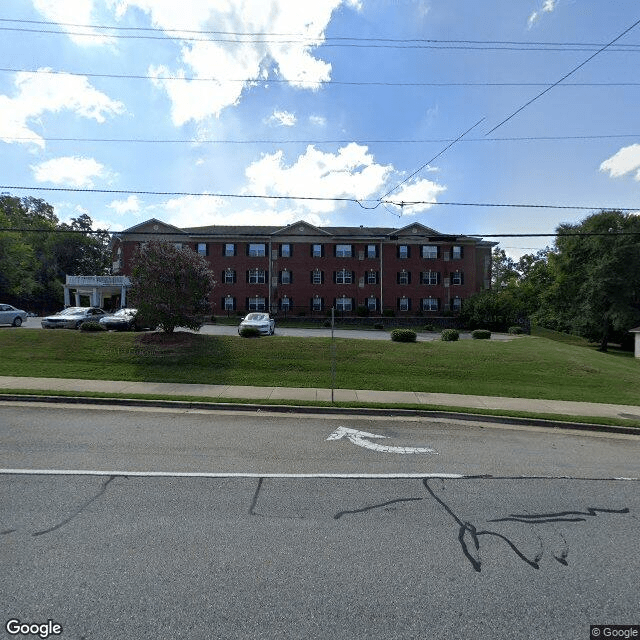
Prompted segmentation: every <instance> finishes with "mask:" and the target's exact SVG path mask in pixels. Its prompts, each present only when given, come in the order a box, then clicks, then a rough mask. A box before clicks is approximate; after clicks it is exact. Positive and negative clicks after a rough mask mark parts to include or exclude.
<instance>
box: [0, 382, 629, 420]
mask: <svg viewBox="0 0 640 640" xmlns="http://www.w3.org/2000/svg"><path fill="white" fill-rule="evenodd" d="M0 389H12V390H38V391H51V392H52V393H55V392H57V391H65V392H74V391H76V392H100V393H106V394H110V393H113V394H123V395H124V396H127V394H131V395H162V396H166V397H167V398H169V399H170V398H172V397H179V396H192V397H201V398H217V399H224V398H229V399H232V398H233V399H240V400H247V401H251V402H259V401H260V400H292V401H311V402H314V401H324V402H330V401H331V389H306V388H297V389H292V388H287V387H246V386H231V385H208V384H173V383H167V382H127V381H115V380H80V379H71V378H20V377H10V376H0ZM333 399H334V401H336V402H358V403H362V404H363V405H366V406H368V405H372V406H375V405H376V404H386V405H392V404H414V405H424V407H425V409H427V408H429V407H430V406H434V405H435V406H446V407H459V408H461V409H464V408H469V409H487V410H489V409H498V410H506V411H527V412H531V413H539V414H559V415H565V416H584V417H599V418H618V419H620V418H622V419H628V420H640V407H638V406H631V405H615V404H600V403H594V402H570V401H565V400H533V399H526V398H501V397H493V396H469V395H458V394H451V393H425V392H413V391H368V390H352V389H336V390H335V391H334V393H333Z"/></svg>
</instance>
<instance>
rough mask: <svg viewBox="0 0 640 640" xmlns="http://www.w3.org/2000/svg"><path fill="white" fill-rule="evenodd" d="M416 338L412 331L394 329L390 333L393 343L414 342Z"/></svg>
mask: <svg viewBox="0 0 640 640" xmlns="http://www.w3.org/2000/svg"><path fill="white" fill-rule="evenodd" d="M417 337H418V336H417V334H416V332H415V331H413V330H412V329H394V330H393V331H392V332H391V339H392V340H393V341H394V342H415V341H416V338H417Z"/></svg>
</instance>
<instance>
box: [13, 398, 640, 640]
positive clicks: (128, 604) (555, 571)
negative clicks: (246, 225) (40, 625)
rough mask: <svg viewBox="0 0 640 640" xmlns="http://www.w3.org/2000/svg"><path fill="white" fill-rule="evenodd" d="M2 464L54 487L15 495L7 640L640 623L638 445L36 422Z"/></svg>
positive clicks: (499, 434) (255, 419)
mask: <svg viewBox="0 0 640 640" xmlns="http://www.w3.org/2000/svg"><path fill="white" fill-rule="evenodd" d="M340 427H343V428H348V429H352V430H354V431H359V432H362V431H365V432H367V433H368V434H369V435H368V436H364V435H360V436H354V435H353V433H351V432H348V433H347V434H345V433H344V432H341V431H340V430H339V429H340ZM336 434H337V435H340V434H342V435H343V437H340V438H339V439H338V437H337V435H336ZM332 435H333V438H332ZM349 435H350V436H351V437H352V439H351V440H350V439H349ZM381 435H383V436H387V437H386V438H378V437H375V436H381ZM328 438H332V439H328ZM0 444H1V445H2V446H1V447H0V452H1V453H0V455H1V458H0V466H2V467H4V468H5V470H6V469H7V468H12V469H16V468H20V469H25V470H26V469H31V470H40V471H41V473H37V474H35V475H29V474H26V473H5V472H3V473H1V474H0V487H1V489H0V495H1V496H2V498H1V499H2V510H1V516H0V517H1V522H0V534H1V536H0V543H1V544H2V549H3V551H2V554H1V564H0V571H2V575H3V581H2V586H1V587H0V603H1V604H0V610H2V612H3V613H4V618H5V619H4V620H3V621H2V624H3V625H4V623H5V622H6V621H8V620H9V619H11V618H17V619H19V620H21V621H22V622H29V623H31V622H46V620H48V619H50V620H52V621H53V622H54V623H57V624H60V625H61V626H62V628H63V633H62V635H61V636H59V637H61V638H65V639H68V638H73V639H76V640H80V639H84V640H89V639H92V640H93V639H103V638H104V639H109V640H111V639H113V638H134V639H146V638H154V639H156V638H195V639H200V638H202V639H211V638H214V639H218V638H219V639H224V640H227V639H235V638H238V639H245V638H256V639H257V638H260V639H271V638H305V639H308V638H318V639H323V640H324V639H325V638H328V637H332V638H336V639H340V640H342V639H344V640H346V639H349V640H351V639H354V638H355V639H358V638H367V639H368V640H370V639H383V638H384V639H385V640H387V639H389V638H394V639H396V638H398V639H404V638H416V639H417V638H420V639H422V638H464V639H467V638H492V639H493V638H495V639H498V640H501V639H505V640H506V639H507V638H509V639H511V638H519V639H520V638H532V639H533V638H535V639H540V638H553V639H554V640H555V639H564V638H570V639H574V638H575V639H582V638H584V639H587V638H589V625H590V624H639V623H640V619H639V618H638V611H640V602H639V596H638V588H637V576H638V575H640V554H639V553H638V545H639V543H638V540H639V539H640V521H639V518H638V516H639V514H640V493H639V492H638V482H637V481H631V480H621V479H617V480H616V479H614V478H620V477H623V476H624V477H630V476H631V475H633V476H634V477H637V476H638V475H639V474H638V469H639V464H638V462H637V461H638V459H640V458H639V456H638V454H639V453H640V440H639V439H638V438H634V437H630V436H603V435H598V436H595V435H589V436H582V435H578V434H575V433H568V432H564V431H555V430H554V431H543V430H539V429H534V430H532V429H514V428H506V427H491V426H486V425H484V426H482V427H481V426H474V425H473V424H456V423H449V422H443V421H438V422H434V421H430V420H417V419H416V420H411V421H408V420H406V419H397V420H396V419H388V418H387V419H380V420H368V419H362V418H353V417H349V418H344V419H343V418H340V417H313V416H305V417H297V416H282V415H280V416H276V415H269V414H265V415H261V414H255V415H247V414H241V413H232V412H190V411H187V412H184V411H179V412H178V411H168V410H152V411H141V410H136V411H128V410H124V411H123V410H121V409H112V410H108V409H105V408H100V409H97V408H88V407H73V408H66V407H60V406H57V405H56V406H46V405H36V406H34V405H29V406H22V405H20V404H18V403H15V404H11V405H3V410H2V413H1V414H0ZM371 445H378V447H377V448H376V447H375V446H371ZM426 449H431V450H433V451H431V452H427V451H424V450H426ZM53 469H58V470H60V469H64V470H67V471H72V470H80V469H83V470H85V472H84V473H79V474H75V475H60V474H59V473H55V474H52V475H45V474H44V473H42V472H43V471H45V470H53ZM88 471H94V472H95V474H94V475H91V474H89V473H87V472H88ZM157 472H166V473H164V474H162V475H157V476H156V475H152V474H153V473H157ZM181 473H182V474H194V475H193V476H189V475H180V474H181ZM314 473H315V474H320V475H323V476H324V477H301V476H302V474H314ZM338 473H340V474H356V475H357V474H359V475H360V476H361V477H351V478H340V477H335V476H334V475H332V474H338ZM223 474H229V476H228V477H214V476H215V475H218V476H221V475H223ZM277 474H283V475H281V476H278V475H277ZM367 474H370V475H371V476H372V477H365V476H366V475H367ZM381 474H389V475H390V476H393V477H381ZM403 474H407V475H412V477H402V476H403ZM456 474H457V475H460V476H468V475H472V476H474V477H448V476H454V475H456ZM433 475H440V476H442V477H432V476H433ZM480 475H484V476H487V475H490V476H493V477H478V476H480ZM373 476H377V477H373ZM413 476H415V477H413ZM521 476H536V477H531V478H526V477H521ZM541 476H548V477H541ZM2 633H4V635H3V636H1V637H14V638H15V637H16V636H10V635H9V634H8V633H7V632H6V631H4V630H3V632H2ZM34 637H35V636H34ZM50 637H57V636H50Z"/></svg>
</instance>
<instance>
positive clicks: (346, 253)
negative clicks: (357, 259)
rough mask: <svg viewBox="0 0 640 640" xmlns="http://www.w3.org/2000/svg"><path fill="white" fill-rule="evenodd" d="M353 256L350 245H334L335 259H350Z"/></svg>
mask: <svg viewBox="0 0 640 640" xmlns="http://www.w3.org/2000/svg"><path fill="white" fill-rule="evenodd" d="M352 255H353V247H352V246H351V245H350V244H337V245H336V258H351V256H352Z"/></svg>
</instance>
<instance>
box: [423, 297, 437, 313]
mask: <svg viewBox="0 0 640 640" xmlns="http://www.w3.org/2000/svg"><path fill="white" fill-rule="evenodd" d="M422 310H423V311H437V310H438V298H422Z"/></svg>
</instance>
